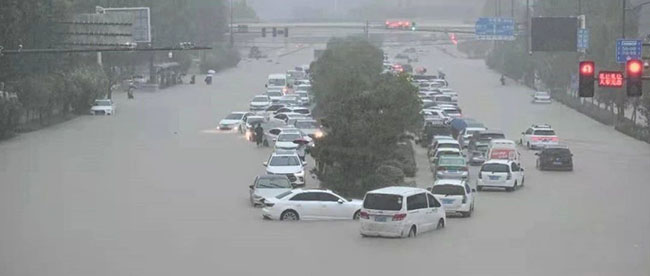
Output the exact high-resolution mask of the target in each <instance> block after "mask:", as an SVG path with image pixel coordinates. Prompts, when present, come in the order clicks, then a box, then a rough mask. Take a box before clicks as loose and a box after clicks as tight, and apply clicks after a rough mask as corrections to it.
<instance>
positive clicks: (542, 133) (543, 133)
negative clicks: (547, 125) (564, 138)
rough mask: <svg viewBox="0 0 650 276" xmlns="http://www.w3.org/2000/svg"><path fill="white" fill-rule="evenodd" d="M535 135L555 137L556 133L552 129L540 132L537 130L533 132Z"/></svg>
mask: <svg viewBox="0 0 650 276" xmlns="http://www.w3.org/2000/svg"><path fill="white" fill-rule="evenodd" d="M533 135H540V136H554V135H555V131H553V130H551V129H540V130H535V131H534V132H533Z"/></svg>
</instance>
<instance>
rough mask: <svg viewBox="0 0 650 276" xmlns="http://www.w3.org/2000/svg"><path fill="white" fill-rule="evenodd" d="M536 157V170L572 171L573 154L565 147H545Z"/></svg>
mask: <svg viewBox="0 0 650 276" xmlns="http://www.w3.org/2000/svg"><path fill="white" fill-rule="evenodd" d="M535 155H537V165H536V166H537V168H538V169H540V170H542V171H544V170H567V171H573V154H572V153H571V150H569V148H568V147H566V146H547V147H545V148H543V149H542V151H540V152H537V153H535Z"/></svg>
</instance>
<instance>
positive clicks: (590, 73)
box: [578, 61, 596, 97]
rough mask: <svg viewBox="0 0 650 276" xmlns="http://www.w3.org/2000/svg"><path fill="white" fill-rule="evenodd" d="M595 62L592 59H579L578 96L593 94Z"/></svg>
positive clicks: (590, 95) (591, 95)
mask: <svg viewBox="0 0 650 276" xmlns="http://www.w3.org/2000/svg"><path fill="white" fill-rule="evenodd" d="M595 67H596V66H595V63H594V62H593V61H581V62H580V66H579V73H580V77H579V83H578V95H579V96H580V97H593V96H594V81H595V80H596V78H595V72H596V70H595Z"/></svg>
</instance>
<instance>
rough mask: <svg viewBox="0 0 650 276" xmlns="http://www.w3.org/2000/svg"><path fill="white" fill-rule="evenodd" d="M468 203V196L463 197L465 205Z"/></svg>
mask: <svg viewBox="0 0 650 276" xmlns="http://www.w3.org/2000/svg"><path fill="white" fill-rule="evenodd" d="M465 203H467V196H466V195H463V204H465Z"/></svg>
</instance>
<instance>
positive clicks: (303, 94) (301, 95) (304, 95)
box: [296, 92, 309, 98]
mask: <svg viewBox="0 0 650 276" xmlns="http://www.w3.org/2000/svg"><path fill="white" fill-rule="evenodd" d="M296 95H298V96H300V97H301V98H307V97H309V95H307V93H305V92H296Z"/></svg>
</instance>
